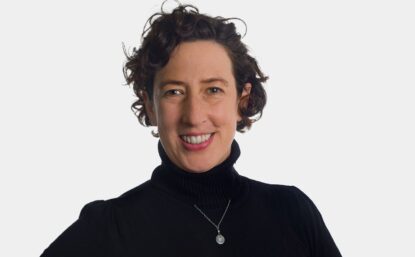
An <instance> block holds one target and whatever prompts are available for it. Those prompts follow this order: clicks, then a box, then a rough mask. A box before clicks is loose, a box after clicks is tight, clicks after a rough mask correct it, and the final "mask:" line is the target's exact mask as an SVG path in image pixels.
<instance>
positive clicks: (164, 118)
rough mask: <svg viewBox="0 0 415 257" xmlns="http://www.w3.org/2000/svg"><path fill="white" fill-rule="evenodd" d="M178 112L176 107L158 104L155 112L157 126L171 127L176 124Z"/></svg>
mask: <svg viewBox="0 0 415 257" xmlns="http://www.w3.org/2000/svg"><path fill="white" fill-rule="evenodd" d="M179 117H180V111H179V108H178V106H177V105H171V104H170V105H169V104H165V103H164V104H163V103H160V105H159V106H158V110H157V119H158V122H159V123H158V124H159V126H161V127H172V126H175V125H176V124H177V121H178V119H179Z"/></svg>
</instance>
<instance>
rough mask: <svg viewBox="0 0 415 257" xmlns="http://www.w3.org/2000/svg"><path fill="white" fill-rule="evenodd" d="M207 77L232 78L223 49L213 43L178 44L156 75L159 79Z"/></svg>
mask: <svg viewBox="0 0 415 257" xmlns="http://www.w3.org/2000/svg"><path fill="white" fill-rule="evenodd" d="M209 77H224V78H227V79H231V78H233V73H232V62H231V59H230V58H229V55H228V53H227V52H226V50H225V48H224V47H223V46H222V45H221V44H219V43H216V42H214V41H208V40H200V41H194V42H183V43H180V44H179V45H178V46H177V47H176V48H175V49H174V50H173V51H172V53H171V55H170V59H169V61H168V63H167V64H166V65H165V66H164V67H163V68H162V69H161V70H160V71H159V72H157V73H156V77H155V82H157V81H160V80H161V79H178V80H184V81H186V80H188V81H191V80H195V79H197V80H200V79H205V78H209Z"/></svg>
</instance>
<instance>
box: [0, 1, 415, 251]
mask: <svg viewBox="0 0 415 257" xmlns="http://www.w3.org/2000/svg"><path fill="white" fill-rule="evenodd" d="M161 2H162V1H158V0H157V1H138V0H136V1H75V0H72V1H45V0H39V1H2V2H1V3H0V28H1V30H0V31H1V40H0V44H1V47H0V65H1V67H0V68H1V69H0V72H1V75H0V119H1V121H0V122H1V126H0V131H1V133H0V158H1V160H0V171H1V177H0V197H1V199H0V200H1V211H0V217H1V218H0V241H1V247H0V256H39V255H40V254H41V252H42V251H43V250H44V249H45V248H46V247H47V246H48V245H49V244H50V243H51V242H52V241H53V240H55V239H56V237H57V236H58V235H60V234H61V233H62V232H63V231H64V230H65V229H66V228H67V227H68V226H69V225H71V224H72V223H73V222H74V221H75V220H76V219H77V218H78V216H79V212H80V210H81V208H82V207H83V206H84V205H85V204H86V203H88V202H91V201H93V200H98V199H110V198H114V197H118V196H119V195H120V194H122V193H124V192H125V191H127V190H129V189H131V188H133V187H135V186H137V185H139V184H141V183H143V182H144V181H146V180H148V179H149V178H150V176H151V172H152V171H153V169H154V167H156V166H157V165H158V164H159V162H160V160H159V157H158V154H157V148H156V145H157V139H155V138H153V137H152V136H151V133H150V132H151V128H144V127H142V126H140V125H139V123H138V121H137V119H136V117H135V116H134V115H133V113H132V111H131V110H130V105H131V103H132V102H133V101H134V99H135V97H134V95H133V91H132V90H131V88H129V87H128V86H125V85H123V84H124V83H125V81H124V78H123V74H122V66H123V63H124V62H125V57H124V55H123V51H122V42H124V43H125V45H126V47H127V49H129V50H132V48H133V47H137V46H139V43H140V35H141V31H142V28H143V26H144V23H145V21H146V20H147V18H148V17H149V16H150V15H151V14H153V13H154V12H156V11H159V10H160V5H161ZM411 2H412V1H399V0H394V1H382V0H377V1H368V0H349V1H328V0H327V1H321V0H317V1H265V0H256V1H241V0H237V1H236V0H234V1H216V0H215V1H213V0H210V1H201V0H199V1H197V0H193V1H183V3H192V4H194V5H196V6H198V7H199V9H200V11H201V12H202V13H208V14H211V15H213V16H223V17H239V18H242V19H243V20H244V21H245V22H246V23H247V25H248V31H247V35H246V36H245V37H244V38H243V41H244V42H245V43H246V44H247V45H248V46H249V48H250V53H251V54H252V55H253V56H254V57H255V58H257V60H258V62H259V64H260V66H261V68H262V69H263V71H264V72H265V73H266V74H267V75H268V76H269V77H270V79H269V81H268V82H267V83H266V90H267V92H268V103H267V106H266V107H265V111H264V115H263V118H262V119H261V120H260V121H259V122H258V123H256V124H254V126H253V128H252V130H251V131H249V132H247V133H245V134H239V133H238V135H237V140H238V142H239V144H240V147H241V151H242V155H241V157H240V159H239V160H238V162H237V164H236V169H237V170H238V172H239V173H240V174H242V175H244V176H247V177H249V178H252V179H255V180H259V181H263V182H267V183H272V184H286V185H295V186H297V187H299V188H300V189H301V190H303V191H304V192H305V193H306V194H307V195H308V196H309V197H310V198H311V199H312V200H313V201H314V203H315V204H316V205H317V207H318V208H319V210H320V212H321V213H322V215H323V218H324V221H325V222H326V225H327V227H328V228H329V231H330V232H331V234H332V236H333V238H334V239H335V241H336V244H337V246H338V247H339V249H340V251H341V253H342V254H343V255H344V256H355V257H357V256H399V257H403V256H415V250H414V249H413V246H412V245H413V243H414V236H413V232H414V230H415V225H414V221H413V217H415V211H414V195H415V189H414V186H413V184H414V179H413V173H414V171H415V161H414V159H415V158H414V157H415V147H414V146H415V137H414V131H415V121H414V120H415V118H414V117H415V113H414V112H415V103H414V98H415V90H414V86H415V75H414V74H415V72H414V71H415V51H414V49H415V47H414V46H415V38H414V31H415V28H414V27H415V15H414V13H415V9H414V6H413V4H412V3H411ZM174 6H175V3H174V1H169V2H168V3H167V4H166V9H167V10H171V8H172V7H174ZM237 27H238V29H239V30H240V33H241V34H243V33H244V32H245V28H244V26H243V24H242V23H240V22H239V23H237ZM276 243H277V242H276Z"/></svg>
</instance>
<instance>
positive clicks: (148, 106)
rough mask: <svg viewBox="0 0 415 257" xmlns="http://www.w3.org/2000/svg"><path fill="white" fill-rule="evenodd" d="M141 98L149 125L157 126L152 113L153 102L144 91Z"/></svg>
mask: <svg viewBox="0 0 415 257" xmlns="http://www.w3.org/2000/svg"><path fill="white" fill-rule="evenodd" d="M142 96H143V102H144V110H145V112H146V114H147V116H148V118H149V119H150V123H151V124H150V125H151V126H157V119H156V115H155V112H154V104H153V101H152V99H150V97H149V95H148V94H147V92H146V91H143V93H142Z"/></svg>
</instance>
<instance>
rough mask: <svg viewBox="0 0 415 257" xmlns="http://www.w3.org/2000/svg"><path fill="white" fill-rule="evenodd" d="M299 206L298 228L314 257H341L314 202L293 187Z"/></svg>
mask: <svg viewBox="0 0 415 257" xmlns="http://www.w3.org/2000/svg"><path fill="white" fill-rule="evenodd" d="M291 189H292V191H293V193H294V197H295V202H296V205H297V208H296V209H297V210H298V214H297V215H295V216H297V218H298V223H299V224H297V225H298V226H301V228H300V229H301V230H302V234H303V235H304V238H305V240H306V244H307V245H308V246H309V250H310V255H311V256H313V257H341V254H340V251H339V249H338V248H337V246H336V244H335V242H334V240H333V238H332V236H331V235H330V232H329V230H328V229H327V227H326V225H325V223H324V220H323V217H322V215H321V213H320V211H319V210H318V209H317V207H316V205H315V204H314V202H313V201H312V200H311V199H310V198H309V197H308V196H307V195H306V194H305V193H304V192H303V191H301V190H300V189H299V188H297V187H295V186H291Z"/></svg>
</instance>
